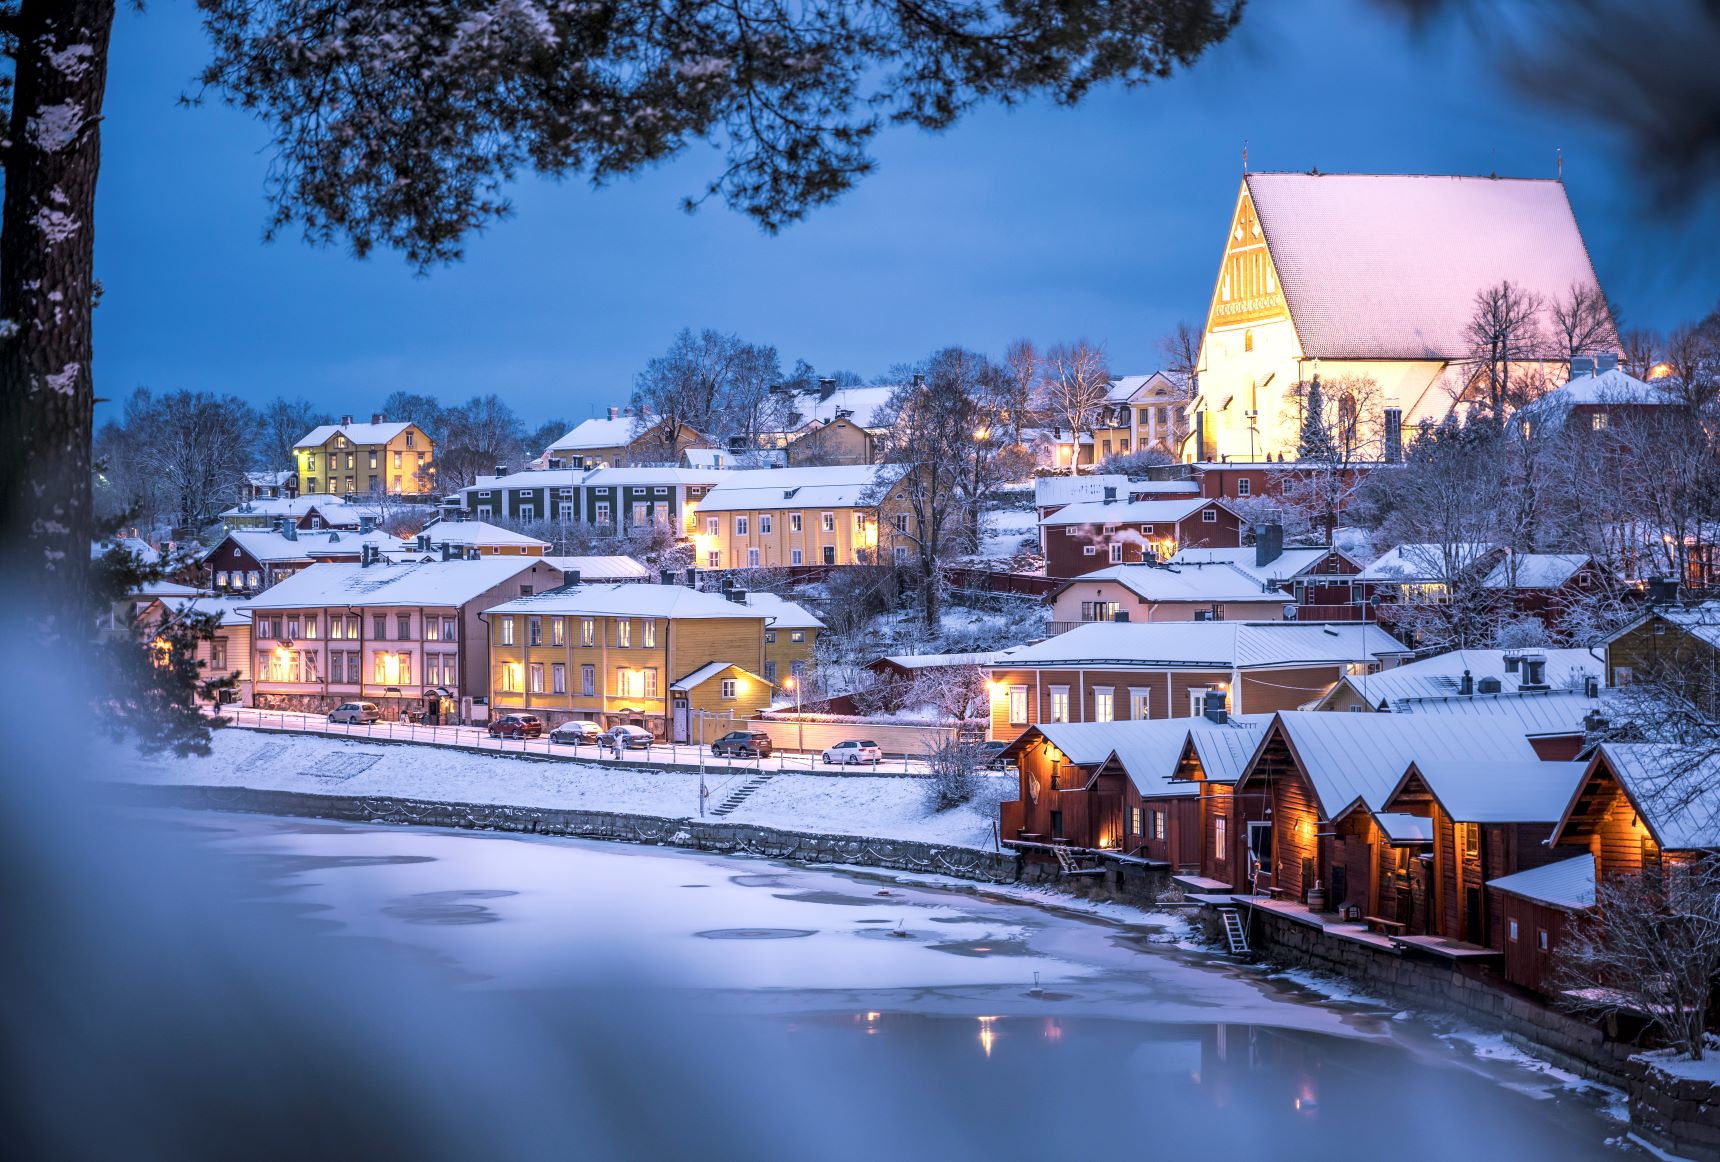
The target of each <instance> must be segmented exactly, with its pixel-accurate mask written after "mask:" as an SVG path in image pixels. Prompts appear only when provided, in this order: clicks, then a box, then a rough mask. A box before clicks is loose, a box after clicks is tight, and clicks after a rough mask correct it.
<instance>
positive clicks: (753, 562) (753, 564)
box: [747, 548, 758, 569]
mask: <svg viewBox="0 0 1720 1162" xmlns="http://www.w3.org/2000/svg"><path fill="white" fill-rule="evenodd" d="M747 568H749V569H756V568H758V549H757V548H749V549H748V550H747Z"/></svg>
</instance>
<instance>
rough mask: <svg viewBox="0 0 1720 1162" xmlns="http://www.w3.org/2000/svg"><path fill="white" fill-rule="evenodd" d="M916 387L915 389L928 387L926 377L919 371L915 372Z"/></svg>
mask: <svg viewBox="0 0 1720 1162" xmlns="http://www.w3.org/2000/svg"><path fill="white" fill-rule="evenodd" d="M914 386H915V387H924V386H926V377H925V376H924V375H922V374H920V373H919V372H918V371H916V372H914Z"/></svg>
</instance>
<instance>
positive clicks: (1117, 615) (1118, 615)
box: [1111, 609, 1129, 621]
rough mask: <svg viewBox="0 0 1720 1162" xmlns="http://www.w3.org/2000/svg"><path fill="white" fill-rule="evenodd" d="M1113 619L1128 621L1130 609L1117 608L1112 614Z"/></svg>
mask: <svg viewBox="0 0 1720 1162" xmlns="http://www.w3.org/2000/svg"><path fill="white" fill-rule="evenodd" d="M1111 620H1112V621H1128V620H1129V611H1128V610H1126V609H1118V610H1115V611H1113V612H1112V614H1111Z"/></svg>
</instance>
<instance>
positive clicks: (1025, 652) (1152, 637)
mask: <svg viewBox="0 0 1720 1162" xmlns="http://www.w3.org/2000/svg"><path fill="white" fill-rule="evenodd" d="M1403 652H1405V646H1404V644H1403V643H1402V642H1400V641H1398V640H1397V639H1396V638H1394V637H1392V636H1391V635H1390V634H1388V633H1386V632H1385V631H1384V630H1382V629H1380V627H1379V626H1377V625H1361V624H1358V623H1340V624H1334V625H1319V624H1303V623H1300V622H1258V621H1159V622H1128V623H1126V624H1125V623H1118V622H1094V623H1092V624H1089V625H1079V626H1076V627H1075V628H1074V629H1072V630H1070V631H1068V632H1067V633H1061V634H1058V635H1057V636H1056V637H1051V638H1047V639H1045V640H1044V641H1041V642H1033V643H1031V644H1028V645H1022V646H1014V647H1012V648H1010V649H1007V650H1002V651H999V652H998V653H996V654H994V655H993V658H992V662H991V665H992V666H993V667H994V668H997V669H1009V668H1015V667H1035V666H1072V665H1077V664H1087V665H1098V664H1104V665H1109V666H1120V667H1131V668H1133V667H1139V668H1144V669H1160V668H1177V667H1183V666H1187V667H1197V668H1205V669H1215V668H1216V669H1226V670H1228V669H1255V668H1269V667H1276V666H1318V665H1325V666H1330V665H1339V664H1342V663H1346V662H1364V661H1371V660H1373V659H1374V658H1376V657H1378V656H1379V655H1382V654H1399V653H1403ZM1333 717H1344V716H1340V715H1333ZM1356 717H1372V716H1370V715H1357V716H1356Z"/></svg>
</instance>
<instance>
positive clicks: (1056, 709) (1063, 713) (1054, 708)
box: [1051, 686, 1069, 722]
mask: <svg viewBox="0 0 1720 1162" xmlns="http://www.w3.org/2000/svg"><path fill="white" fill-rule="evenodd" d="M1051 721H1052V722H1068V721H1069V687H1067V686H1053V687H1051Z"/></svg>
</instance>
